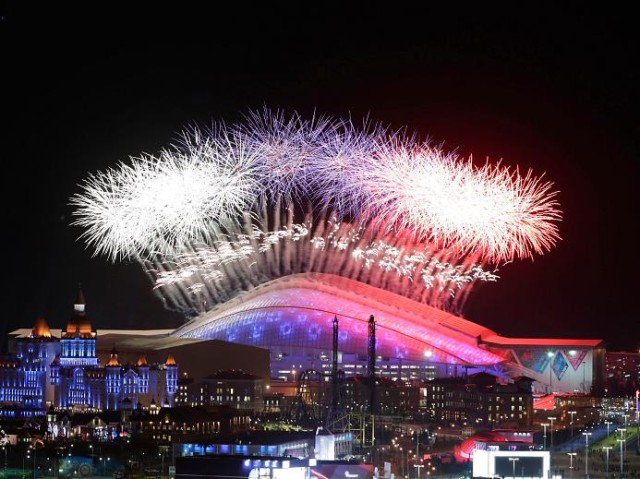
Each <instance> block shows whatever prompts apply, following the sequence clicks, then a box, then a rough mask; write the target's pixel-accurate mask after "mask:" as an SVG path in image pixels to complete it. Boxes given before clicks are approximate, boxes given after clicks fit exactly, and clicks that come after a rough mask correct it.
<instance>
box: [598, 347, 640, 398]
mask: <svg viewBox="0 0 640 479" xmlns="http://www.w3.org/2000/svg"><path fill="white" fill-rule="evenodd" d="M604 364H605V377H606V379H605V381H606V388H607V395H608V396H633V395H635V392H636V391H637V390H638V389H640V353H639V352H637V351H634V352H625V351H616V352H609V351H607V353H606V354H605V360H604Z"/></svg>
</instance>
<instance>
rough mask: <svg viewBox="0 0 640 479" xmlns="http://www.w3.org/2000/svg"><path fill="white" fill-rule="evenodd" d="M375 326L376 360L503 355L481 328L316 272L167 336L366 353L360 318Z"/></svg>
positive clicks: (493, 358)
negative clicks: (335, 326) (486, 339)
mask: <svg viewBox="0 0 640 479" xmlns="http://www.w3.org/2000/svg"><path fill="white" fill-rule="evenodd" d="M371 315H373V316H374V318H375V322H376V352H377V354H378V355H379V356H383V357H393V358H406V359H412V360H424V359H425V354H426V355H428V356H429V360H430V361H434V362H443V363H453V364H472V365H495V364H498V363H500V362H503V361H504V357H503V356H502V355H500V354H497V353H496V352H493V351H489V350H488V349H486V348H485V347H484V346H483V345H482V344H481V342H482V341H481V340H480V339H481V338H482V337H483V336H487V337H491V336H496V333H495V332H494V331H492V330H490V329H488V328H485V327H483V326H480V325H478V324H475V323H472V322H470V321H467V320H465V319H463V318H460V317H458V316H455V315H453V314H450V313H447V312H445V311H442V310H439V309H437V308H434V307H431V306H428V305H425V304H422V303H418V302H416V301H413V300H411V299H407V298H405V297H403V296H400V295H397V294H395V293H391V292H388V291H385V290H382V289H379V288H375V287H373V286H369V285H366V284H363V283H361V282H358V281H355V280H351V279H348V278H344V277H339V276H335V275H328V274H321V273H304V274H294V275H289V276H286V277H283V278H279V279H276V280H274V281H271V282H269V283H265V284H263V285H261V286H258V287H256V288H254V289H252V290H250V291H248V292H246V293H243V294H242V295H240V296H239V297H237V298H235V299H233V300H231V301H228V302H226V303H224V304H221V305H218V306H217V307H216V308H214V309H213V310H211V311H208V312H206V313H204V314H202V315H201V316H199V317H197V318H195V319H194V320H192V321H191V322H189V323H187V324H185V325H184V326H182V327H181V328H178V329H177V330H176V331H175V332H174V333H173V335H175V336H180V337H198V338H211V339H221V340H224V341H231V342H239V343H243V344H250V345H255V346H262V347H267V348H277V347H281V348H290V347H304V348H313V349H320V350H326V351H330V350H331V349H332V338H333V329H332V328H333V326H332V322H333V319H334V317H337V318H338V321H339V334H338V342H339V349H340V351H342V352H346V353H363V354H364V353H366V351H367V338H368V331H367V330H368V319H369V317H370V316H371Z"/></svg>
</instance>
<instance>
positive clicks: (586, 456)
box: [582, 432, 592, 479]
mask: <svg viewBox="0 0 640 479" xmlns="http://www.w3.org/2000/svg"><path fill="white" fill-rule="evenodd" d="M591 434H592V433H590V432H583V433H582V435H583V436H584V477H585V479H589V436H591Z"/></svg>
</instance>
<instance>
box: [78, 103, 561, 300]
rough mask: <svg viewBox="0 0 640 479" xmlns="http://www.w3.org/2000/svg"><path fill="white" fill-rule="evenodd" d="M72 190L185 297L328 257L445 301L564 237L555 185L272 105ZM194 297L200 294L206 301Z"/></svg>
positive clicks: (416, 294) (327, 267)
mask: <svg viewBox="0 0 640 479" xmlns="http://www.w3.org/2000/svg"><path fill="white" fill-rule="evenodd" d="M81 188H82V192H81V193H79V194H77V195H75V196H74V197H72V198H71V203H72V205H73V206H75V207H76V209H75V211H74V216H75V221H74V223H73V224H75V225H79V226H80V227H82V228H83V233H82V235H81V238H82V239H83V240H84V241H85V242H86V243H87V244H88V245H89V246H91V247H93V248H94V251H95V254H96V255H98V254H100V255H105V256H107V257H108V258H110V259H111V260H113V261H116V260H119V259H123V258H132V259H135V260H137V261H139V262H140V263H142V264H143V265H144V267H145V269H146V271H147V272H148V273H149V275H150V276H151V278H152V280H153V282H154V284H155V287H156V288H157V290H158V291H160V292H161V294H162V295H163V297H165V298H166V297H169V298H170V300H171V302H172V303H173V304H174V305H175V306H176V307H177V308H179V309H181V310H183V311H193V310H196V309H197V310H200V309H201V305H202V303H206V304H210V305H214V304H216V303H218V302H220V301H224V300H226V299H229V298H230V297H232V296H233V295H235V294H236V293H237V292H238V291H242V290H246V289H248V288H251V287H253V286H256V285H258V284H261V283H263V282H265V281H269V280H272V279H275V278H277V277H280V276H284V275H288V274H294V273H304V272H323V273H331V274H338V275H341V276H346V277H350V278H353V279H358V280H359V281H363V282H366V283H368V284H372V285H375V286H378V287H382V288H385V289H389V290H392V291H396V292H399V293H401V294H404V295H405V296H408V297H411V298H414V299H417V300H419V301H423V302H426V303H429V304H432V305H436V306H439V307H447V306H448V307H451V306H452V305H454V304H455V305H457V306H459V305H460V300H461V298H464V297H466V295H467V294H468V291H469V289H470V287H471V285H472V284H474V283H475V282H478V281H494V280H495V279H496V276H495V274H494V271H492V270H491V268H489V269H487V268H485V267H484V265H486V264H489V263H494V264H497V263H499V262H502V261H508V260H511V259H514V258H531V257H533V256H534V255H535V254H543V253H545V252H547V251H548V250H550V249H551V248H552V247H553V246H554V245H555V244H556V242H557V241H558V240H559V239H560V237H559V234H558V228H557V224H558V222H559V221H560V220H561V212H560V210H559V206H558V204H557V202H556V199H555V198H556V192H554V191H553V190H552V184H551V183H549V182H545V181H543V179H542V177H536V176H534V175H533V173H531V172H530V171H529V172H528V173H527V174H526V175H521V174H520V172H519V171H518V169H515V170H512V169H509V168H507V167H503V166H501V165H500V164H497V165H491V164H489V163H486V164H484V165H481V166H475V165H474V164H473V163H472V161H471V159H463V158H459V157H457V156H456V155H454V154H452V153H447V152H445V151H443V150H442V149H441V148H437V147H434V146H432V145H431V144H429V143H428V142H424V141H420V140H418V139H417V137H416V136H411V135H407V134H405V133H400V132H397V131H396V132H393V131H390V130H389V129H388V128H385V127H383V126H381V125H376V124H370V123H369V122H364V124H363V127H362V128H356V127H355V126H354V125H353V123H351V122H350V121H346V120H336V119H333V118H329V117H324V116H318V117H314V118H312V119H311V120H305V119H303V118H302V117H301V116H300V115H298V114H293V115H292V116H289V117H287V116H286V115H284V113H282V112H275V113H272V112H270V111H269V110H263V111H258V112H252V113H250V114H248V115H247V116H246V117H245V118H244V120H243V121H242V122H240V123H238V124H235V125H232V126H230V127H227V126H226V125H224V124H222V123H220V124H216V125H214V127H212V128H210V129H206V130H205V129H201V128H191V129H188V130H185V131H184V132H182V133H181V134H180V135H179V137H178V140H177V141H176V142H175V143H174V144H173V145H172V146H171V147H169V148H167V149H165V150H163V151H161V152H160V153H159V154H158V155H157V156H152V155H142V156H139V157H132V158H130V159H129V162H126V163H125V162H121V163H120V164H119V165H118V166H117V167H115V168H113V169H109V170H107V171H105V172H100V173H96V174H93V175H90V176H89V177H88V179H87V180H86V181H85V182H84V183H83V184H82V185H81ZM194 298H198V299H197V300H196V299H194Z"/></svg>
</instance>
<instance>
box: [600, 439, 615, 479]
mask: <svg viewBox="0 0 640 479" xmlns="http://www.w3.org/2000/svg"><path fill="white" fill-rule="evenodd" d="M602 449H604V452H605V454H606V455H607V458H606V462H605V476H604V477H605V479H609V451H610V450H611V449H613V447H611V446H604V447H603V448H602Z"/></svg>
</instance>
